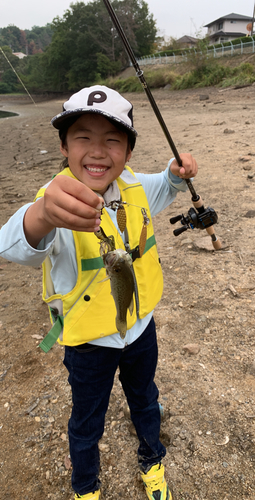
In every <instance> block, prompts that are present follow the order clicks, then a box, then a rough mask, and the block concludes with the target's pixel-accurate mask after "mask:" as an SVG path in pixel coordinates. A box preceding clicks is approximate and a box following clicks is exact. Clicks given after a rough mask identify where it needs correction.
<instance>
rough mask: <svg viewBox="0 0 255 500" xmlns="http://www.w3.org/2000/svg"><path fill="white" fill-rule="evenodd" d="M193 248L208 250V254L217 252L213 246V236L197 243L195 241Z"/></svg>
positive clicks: (200, 239)
mask: <svg viewBox="0 0 255 500" xmlns="http://www.w3.org/2000/svg"><path fill="white" fill-rule="evenodd" d="M193 246H194V247H195V248H197V249H199V250H206V251H207V252H213V251H214V250H215V249H214V247H213V245H212V239H211V236H204V237H202V238H197V239H196V240H195V241H193Z"/></svg>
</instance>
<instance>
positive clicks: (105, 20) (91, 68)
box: [45, 0, 157, 90]
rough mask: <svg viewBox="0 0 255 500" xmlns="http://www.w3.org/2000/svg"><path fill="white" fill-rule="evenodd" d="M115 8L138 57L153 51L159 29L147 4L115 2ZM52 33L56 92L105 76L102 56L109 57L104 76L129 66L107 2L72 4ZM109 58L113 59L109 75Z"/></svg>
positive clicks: (49, 55) (132, 0)
mask: <svg viewBox="0 0 255 500" xmlns="http://www.w3.org/2000/svg"><path fill="white" fill-rule="evenodd" d="M113 8H114V9H115V12H116V14H117V16H118V18H119V21H120V23H121V25H122V27H123V29H124V31H125V33H126V35H127V37H128V39H129V42H130V44H131V46H132V48H133V50H134V53H135V54H136V56H137V57H140V56H141V55H144V54H147V53H148V52H150V49H151V47H152V45H153V43H154V40H155V37H156V31H157V30H156V26H155V21H154V19H153V16H152V15H150V14H149V10H148V5H147V4H146V2H145V1H144V0H113ZM52 30H53V36H52V42H51V44H50V45H49V46H48V48H47V49H46V52H45V54H46V58H47V61H48V70H49V75H50V79H51V82H52V85H53V87H54V88H55V90H67V89H69V90H77V89H78V88H80V87H82V86H84V85H89V84H91V83H94V82H95V81H96V79H97V78H98V75H102V57H101V59H100V58H99V57H98V54H102V56H104V57H105V58H104V69H103V74H104V76H109V75H110V74H112V72H113V71H114V70H115V72H116V71H117V70H119V68H120V66H121V67H125V66H127V64H128V57H127V55H126V52H125V49H124V48H123V45H122V42H121V40H120V37H119V36H118V34H117V33H116V30H115V28H114V26H113V24H112V21H111V19H110V17H109V14H108V12H107V9H106V8H105V5H104V3H103V0H95V1H93V2H89V3H87V4H86V5H85V4H84V3H83V2H78V3H76V4H71V5H70V8H69V9H68V10H67V11H66V12H65V14H64V16H63V18H62V19H61V18H59V17H57V18H55V19H54V20H53V23H52ZM106 58H108V60H109V68H108V72H107V70H106V61H107V59H106ZM116 61H119V63H120V64H119V65H118V66H116V65H113V64H112V63H113V62H116ZM99 66H100V67H99ZM107 73H108V74H107Z"/></svg>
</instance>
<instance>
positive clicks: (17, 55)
mask: <svg viewBox="0 0 255 500" xmlns="http://www.w3.org/2000/svg"><path fill="white" fill-rule="evenodd" d="M13 55H14V56H16V57H18V58H19V59H23V57H27V56H26V54H24V53H23V52H13Z"/></svg>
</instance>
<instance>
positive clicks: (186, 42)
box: [176, 35, 198, 48]
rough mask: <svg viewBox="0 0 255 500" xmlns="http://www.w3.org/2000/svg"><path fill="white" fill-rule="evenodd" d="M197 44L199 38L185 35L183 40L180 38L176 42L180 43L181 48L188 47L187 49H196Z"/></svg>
mask: <svg viewBox="0 0 255 500" xmlns="http://www.w3.org/2000/svg"><path fill="white" fill-rule="evenodd" d="M197 42H198V40H197V38H194V37H193V36H189V35H184V36H182V37H181V38H178V40H176V43H178V45H180V47H187V48H192V47H195V46H196V45H197Z"/></svg>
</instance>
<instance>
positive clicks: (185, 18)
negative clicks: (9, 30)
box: [0, 0, 254, 38]
mask: <svg viewBox="0 0 255 500" xmlns="http://www.w3.org/2000/svg"><path fill="white" fill-rule="evenodd" d="M146 1H147V3H148V5H149V10H150V13H151V14H153V16H154V18H155V20H156V22H157V27H158V29H159V30H160V34H162V35H165V36H167V37H169V36H172V37H174V38H179V37H181V36H182V35H192V36H196V34H197V33H198V32H200V31H201V29H202V27H203V26H204V25H205V24H208V23H210V22H211V21H214V20H215V19H218V18H219V17H221V16H225V15H227V14H231V13H232V12H235V13H236V14H242V15H245V16H250V17H252V15H253V9H254V0H214V1H213V2H208V1H206V0H177V1H176V0H146ZM73 3H75V2H73ZM85 3H87V2H85ZM70 4H71V1H69V0H43V1H36V0H22V1H21V0H0V28H3V27H6V26H8V25H9V24H14V25H15V26H17V27H18V28H20V29H31V27H32V26H45V24H47V23H50V22H51V21H52V20H53V18H54V17H55V16H60V17H62V16H63V14H64V12H65V11H66V10H67V9H68V8H69V6H70ZM202 32H203V33H205V32H206V30H202Z"/></svg>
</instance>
